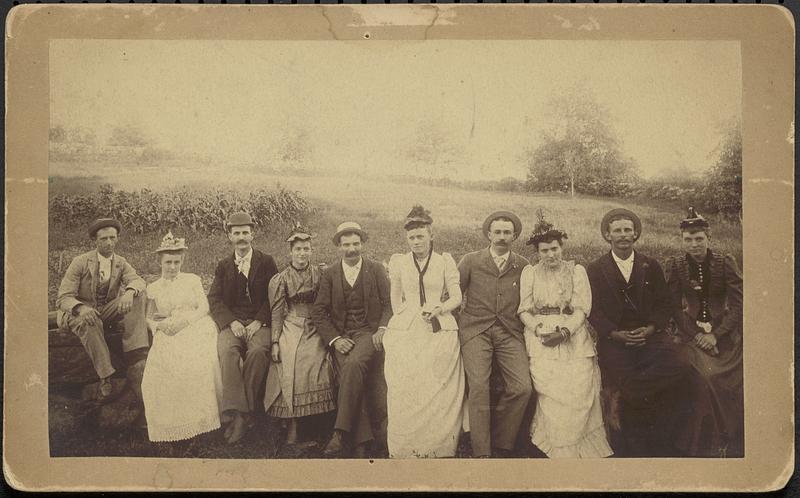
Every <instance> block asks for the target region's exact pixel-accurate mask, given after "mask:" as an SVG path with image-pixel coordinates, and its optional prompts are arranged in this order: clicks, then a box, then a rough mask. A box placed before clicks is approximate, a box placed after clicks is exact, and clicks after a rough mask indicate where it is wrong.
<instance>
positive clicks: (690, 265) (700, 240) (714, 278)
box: [665, 208, 744, 457]
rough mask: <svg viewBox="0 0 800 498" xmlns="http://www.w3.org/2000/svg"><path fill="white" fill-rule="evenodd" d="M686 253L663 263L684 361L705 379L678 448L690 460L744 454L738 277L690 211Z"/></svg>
mask: <svg viewBox="0 0 800 498" xmlns="http://www.w3.org/2000/svg"><path fill="white" fill-rule="evenodd" d="M680 229H681V239H682V243H683V248H684V251H685V253H684V254H683V255H681V256H678V257H672V258H670V259H669V260H668V261H667V264H666V265H665V272H666V276H667V285H668V286H669V289H670V292H671V294H672V297H673V302H674V304H675V312H674V319H675V323H676V326H677V330H678V333H679V336H680V337H681V338H682V339H683V341H684V342H685V343H686V345H687V347H686V348H685V349H684V352H685V354H686V355H687V357H688V358H687V359H688V360H689V362H690V363H691V364H692V366H693V367H694V368H695V369H696V370H697V371H698V372H699V373H700V375H701V376H702V377H703V379H704V381H705V382H704V385H703V387H702V388H701V389H700V390H699V392H696V393H694V395H695V400H694V407H693V411H692V416H691V419H690V420H689V421H688V422H687V425H686V431H685V435H684V438H683V440H682V441H679V445H680V446H683V447H684V448H683V449H684V450H685V451H686V452H687V453H688V455H690V456H703V457H741V456H743V455H744V399H743V391H742V274H741V272H740V271H739V267H738V265H737V264H736V260H735V259H734V258H733V257H732V256H731V255H729V254H720V253H718V252H714V251H713V250H711V249H710V248H709V240H710V229H709V224H708V222H707V221H706V220H705V219H704V218H703V217H702V216H700V215H699V214H697V213H696V212H695V210H694V209H693V208H689V215H688V216H687V218H686V219H684V220H683V221H682V222H681V224H680Z"/></svg>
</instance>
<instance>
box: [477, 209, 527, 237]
mask: <svg viewBox="0 0 800 498" xmlns="http://www.w3.org/2000/svg"><path fill="white" fill-rule="evenodd" d="M498 218H507V219H509V220H511V223H512V224H513V225H514V240H516V239H517V237H519V235H520V234H521V233H522V222H521V221H520V220H519V216H517V215H516V214H514V213H512V212H511V211H495V212H494V213H492V214H490V215H489V216H488V217H487V218H486V220H484V222H483V236H484V237H486V238H489V235H488V234H489V228H490V227H491V226H492V222H493V221H494V220H496V219H498Z"/></svg>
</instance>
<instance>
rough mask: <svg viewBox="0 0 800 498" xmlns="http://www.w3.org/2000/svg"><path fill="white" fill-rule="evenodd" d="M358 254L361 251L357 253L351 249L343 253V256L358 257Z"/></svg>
mask: <svg viewBox="0 0 800 498" xmlns="http://www.w3.org/2000/svg"><path fill="white" fill-rule="evenodd" d="M359 254H361V251H358V250H355V249H351V250H349V251H345V253H344V255H345V256H358V255H359Z"/></svg>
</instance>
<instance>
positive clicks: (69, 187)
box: [49, 170, 742, 307]
mask: <svg viewBox="0 0 800 498" xmlns="http://www.w3.org/2000/svg"><path fill="white" fill-rule="evenodd" d="M117 171H119V170H117ZM141 173H142V172H135V173H128V172H117V173H115V174H108V175H105V177H99V176H95V177H90V178H86V179H78V178H75V177H64V176H58V177H56V176H54V177H53V178H52V179H51V184H50V187H51V195H52V194H55V193H59V192H62V191H68V192H72V193H75V192H77V191H80V189H81V188H83V189H92V188H96V187H98V186H99V185H100V184H101V183H105V182H107V183H111V184H113V185H114V187H115V188H119V189H125V190H134V189H140V188H143V187H148V188H152V189H158V188H165V187H167V186H171V185H173V184H174V183H175V175H174V174H172V173H166V172H161V171H149V172H147V174H146V175H145V174H141ZM180 183H181V184H187V185H190V186H192V185H194V186H198V187H201V186H208V185H210V184H213V185H220V186H237V187H240V188H242V189H248V188H255V187H267V188H269V187H273V186H274V185H276V184H277V183H280V184H281V185H284V186H286V187H287V188H289V189H291V190H297V191H300V192H301V193H302V194H303V195H304V196H305V197H306V198H307V199H309V200H310V201H311V204H312V206H313V207H314V213H313V214H311V215H310V216H308V219H304V220H298V221H302V222H303V223H305V224H307V225H308V226H310V227H311V228H312V230H314V231H315V233H316V234H317V239H316V242H315V245H314V252H315V254H314V257H315V259H316V261H317V262H328V263H331V262H333V261H335V259H336V257H337V254H336V248H335V247H334V246H333V244H332V243H331V241H330V237H331V235H332V234H333V233H334V232H335V230H336V225H338V224H339V223H340V222H342V221H346V220H353V221H357V222H359V223H361V225H362V226H363V227H364V228H365V230H367V232H368V233H369V235H370V240H369V241H368V243H367V244H366V254H367V255H368V256H370V257H372V258H375V259H377V260H379V261H388V259H389V257H390V256H391V255H392V254H393V253H397V252H405V251H407V250H408V248H407V246H406V243H405V239H404V232H403V229H402V224H403V219H404V217H405V215H406V213H408V211H409V210H410V208H411V206H412V205H413V204H415V203H421V204H422V205H424V206H425V207H426V208H428V209H430V210H431V212H432V216H433V218H434V220H435V222H434V244H435V246H436V250H437V251H447V252H450V253H452V254H453V256H454V257H455V258H456V260H458V259H459V258H460V257H461V256H462V255H464V254H465V253H467V252H470V251H474V250H477V249H480V248H482V247H484V246H485V245H486V240H485V238H484V236H483V234H482V233H481V229H480V227H481V223H482V221H483V219H484V218H485V217H486V216H487V215H488V214H489V213H490V212H492V211H495V210H499V209H508V210H511V211H513V212H515V213H517V214H518V215H519V216H520V218H521V219H522V223H523V232H524V233H523V236H522V237H520V239H518V241H517V242H516V244H515V246H514V249H515V250H516V251H518V252H520V253H521V254H523V255H524V256H526V257H528V258H529V259H532V260H533V259H535V255H534V254H533V250H532V247H531V246H526V245H525V240H527V237H528V234H529V233H530V231H531V230H532V228H533V226H534V224H535V222H536V210H537V209H538V208H539V207H542V208H544V209H545V213H546V216H547V218H548V219H549V220H550V221H552V222H553V223H555V224H556V226H557V227H559V228H561V229H563V230H565V231H566V232H567V233H568V234H569V239H568V241H567V243H566V245H565V254H566V257H567V258H569V259H574V260H575V261H576V262H578V263H581V264H586V263H588V262H589V261H592V260H593V259H595V258H597V257H598V256H600V255H601V254H603V253H604V252H605V251H607V250H608V244H607V243H606V242H605V241H604V240H603V239H602V238H601V236H600V233H599V222H600V219H601V217H602V215H603V213H605V212H606V211H607V210H608V209H611V208H614V207H619V206H625V207H628V208H631V209H633V210H634V211H635V212H637V213H638V214H639V216H640V217H641V218H642V224H643V227H644V228H643V234H642V237H641V239H640V240H639V242H638V243H637V249H638V250H640V251H642V252H643V253H646V254H648V255H650V256H652V257H655V258H657V259H658V260H660V261H663V260H664V259H665V258H666V257H667V256H669V255H672V254H676V253H679V252H680V250H681V249H680V241H679V233H678V229H677V225H678V223H679V222H680V220H681V219H682V218H683V216H684V214H685V213H684V211H683V210H682V209H681V208H680V207H678V206H670V207H663V208H660V207H655V206H641V205H638V206H637V205H632V204H630V203H627V202H625V201H624V200H621V201H620V200H614V199H604V198H588V197H578V198H575V199H572V198H570V197H568V196H564V195H532V194H522V193H499V192H480V191H472V190H460V189H453V188H447V189H445V188H441V187H432V186H426V185H408V184H391V183H380V182H375V181H367V180H362V179H358V178H330V177H291V176H282V177H275V176H264V175H258V174H257V173H244V174H237V176H236V178H235V179H232V178H231V177H230V176H227V177H225V178H221V177H220V176H219V175H213V174H211V173H208V172H205V171H195V172H187V173H185V174H184V175H183V176H182V177H181V178H180ZM710 221H711V223H712V226H713V229H714V232H713V239H712V244H713V246H714V247H715V248H716V249H717V250H720V251H724V252H728V253H731V254H733V255H734V257H735V258H736V259H737V260H738V262H739V264H740V265H741V263H742V244H741V226H740V225H738V224H733V223H730V222H727V221H724V220H719V219H713V218H712V219H710ZM89 222H90V220H68V221H66V222H61V221H56V222H54V223H51V226H50V238H49V264H50V293H49V297H50V301H49V302H50V306H51V307H52V306H53V305H54V302H55V301H54V299H55V295H54V293H55V289H56V287H57V285H58V283H59V281H60V278H61V274H63V271H64V270H65V269H66V266H67V265H68V264H69V262H70V260H71V259H72V258H73V257H74V256H75V255H77V254H80V253H81V252H83V251H85V250H88V248H91V241H89V240H88V239H87V237H86V235H85V227H86V226H87V225H88V223H89ZM287 230H288V227H287V226H268V227H259V228H258V230H257V231H256V238H255V241H254V245H255V246H256V247H258V248H259V249H260V250H262V251H264V252H267V253H269V254H272V255H273V256H274V257H275V258H276V261H277V262H278V265H279V267H282V266H283V265H286V264H288V261H289V255H288V248H287V247H286V244H285V243H284V242H283V241H284V239H285V234H286V232H287ZM176 232H178V233H176V234H175V235H177V236H182V237H186V239H187V244H188V246H189V253H188V257H187V259H186V264H185V267H184V270H185V271H187V272H192V273H197V274H199V275H201V277H203V280H204V283H205V284H206V285H209V284H210V280H209V279H210V276H211V274H212V273H213V271H214V267H215V264H216V261H217V260H219V259H221V258H222V257H224V256H225V255H226V253H227V252H228V251H229V250H230V248H229V245H228V241H227V239H226V238H225V236H224V235H223V234H214V235H204V234H196V233H189V232H186V231H182V230H181V229H180V228H177V229H176ZM162 236H163V234H161V233H151V234H146V235H141V236H140V235H136V236H133V235H130V236H129V235H128V234H125V233H123V234H122V236H121V239H120V243H119V244H118V247H117V250H118V252H119V253H120V254H121V255H123V256H125V257H126V258H127V259H128V261H129V262H130V263H131V264H132V265H133V266H134V267H135V268H136V269H137V270H138V271H139V272H140V274H142V275H143V276H144V277H145V279H146V280H147V281H148V282H149V281H151V280H154V279H155V278H157V276H158V274H159V269H158V264H157V261H156V259H155V257H154V253H153V249H155V248H156V247H157V246H158V243H159V241H160V239H161V237H162Z"/></svg>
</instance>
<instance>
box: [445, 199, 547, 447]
mask: <svg viewBox="0 0 800 498" xmlns="http://www.w3.org/2000/svg"><path fill="white" fill-rule="evenodd" d="M521 232H522V222H520V220H519V217H517V215H515V214H514V213H511V212H509V211H497V212H495V213H492V214H491V215H489V217H488V218H486V220H485V221H484V222H483V235H484V236H485V237H486V238H487V239H488V240H489V247H487V248H485V249H481V250H480V251H476V252H472V253H469V254H467V255H465V256H464V257H463V258H462V259H461V262H460V263H459V264H458V270H459V273H460V274H461V290H462V292H463V294H464V297H465V299H466V302H465V304H464V308H463V310H462V311H461V316H460V320H459V329H458V333H459V338H460V340H461V356H462V359H463V362H464V370H465V372H466V374H467V388H468V391H469V398H468V399H469V401H468V403H469V427H470V439H471V441H472V454H473V456H475V457H489V456H496V457H507V456H510V453H511V450H512V449H513V448H514V445H515V442H516V438H517V433H518V432H519V429H520V426H521V424H522V420H523V417H524V416H525V411H526V408H527V406H528V402H529V400H530V397H531V392H532V389H533V387H532V385H531V377H530V373H529V370H528V354H527V352H526V350H525V339H524V337H523V329H524V326H523V324H522V322H521V321H520V319H519V317H518V316H517V308H519V299H520V298H519V296H520V293H519V279H520V274H521V273H522V269H523V268H524V267H525V266H526V265H527V264H528V260H527V259H525V258H524V257H522V256H520V255H519V254H516V253H514V252H512V251H511V244H512V243H513V242H514V241H515V240H516V239H517V237H519V235H520V233H521ZM493 363H495V364H497V366H498V367H499V370H500V375H501V376H502V378H503V384H504V388H503V391H502V392H501V393H500V397H499V399H498V400H497V404H496V405H495V406H494V407H492V406H491V404H490V390H489V378H490V376H491V374H492V364H493Z"/></svg>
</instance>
